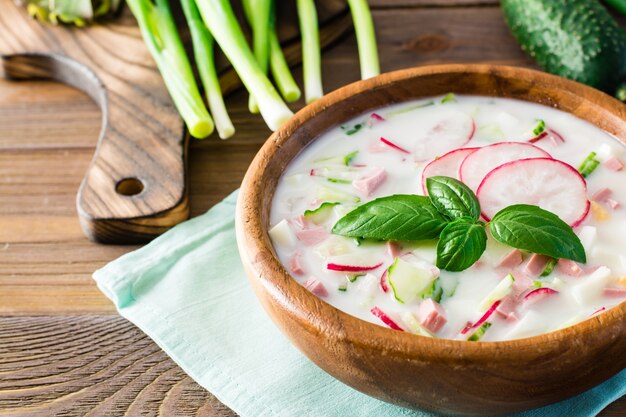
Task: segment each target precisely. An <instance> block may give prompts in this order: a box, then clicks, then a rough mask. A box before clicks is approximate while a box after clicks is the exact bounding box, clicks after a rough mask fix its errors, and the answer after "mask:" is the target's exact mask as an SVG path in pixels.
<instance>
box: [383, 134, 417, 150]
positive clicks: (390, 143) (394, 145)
mask: <svg viewBox="0 0 626 417" xmlns="http://www.w3.org/2000/svg"><path fill="white" fill-rule="evenodd" d="M380 141H381V142H382V143H384V144H385V145H387V146H389V147H391V148H393V149H396V150H398V151H400V152H402V153H406V154H410V153H411V152H409V151H407V150H406V149H404V148H403V147H401V146H398V145H396V144H395V143H393V142H392V141H390V140H388V139H385V138H383V137H382V136H381V137H380Z"/></svg>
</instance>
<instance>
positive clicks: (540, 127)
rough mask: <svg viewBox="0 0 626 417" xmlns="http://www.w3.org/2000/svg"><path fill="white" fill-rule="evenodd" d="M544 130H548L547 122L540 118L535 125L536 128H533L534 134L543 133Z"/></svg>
mask: <svg viewBox="0 0 626 417" xmlns="http://www.w3.org/2000/svg"><path fill="white" fill-rule="evenodd" d="M544 130H546V122H545V121H543V120H539V121H538V122H537V126H535V128H534V129H533V134H534V135H535V136H537V135H539V134H541V133H543V131H544Z"/></svg>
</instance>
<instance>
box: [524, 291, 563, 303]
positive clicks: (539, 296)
mask: <svg viewBox="0 0 626 417" xmlns="http://www.w3.org/2000/svg"><path fill="white" fill-rule="evenodd" d="M558 293H559V292H558V291H556V290H553V289H552V288H548V287H543V288H537V289H536V290H532V291H531V292H529V293H528V294H526V295H525V296H524V304H525V305H529V304H534V303H536V302H537V301H539V300H543V299H544V298H546V297H548V296H550V295H554V294H558Z"/></svg>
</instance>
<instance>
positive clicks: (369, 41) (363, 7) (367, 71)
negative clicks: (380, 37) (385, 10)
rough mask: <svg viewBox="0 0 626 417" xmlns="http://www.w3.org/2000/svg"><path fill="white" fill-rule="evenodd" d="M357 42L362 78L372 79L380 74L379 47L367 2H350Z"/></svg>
mask: <svg viewBox="0 0 626 417" xmlns="http://www.w3.org/2000/svg"><path fill="white" fill-rule="evenodd" d="M348 5H349V6H350V11H351V12H352V21H353V23H354V31H355V32H356V41H357V45H358V48H359V61H360V64H361V78H362V79H366V78H371V77H374V76H376V75H378V74H380V64H379V63H378V47H377V45H376V34H375V32H374V21H373V19H372V13H371V12H370V9H369V6H368V4H367V0H348Z"/></svg>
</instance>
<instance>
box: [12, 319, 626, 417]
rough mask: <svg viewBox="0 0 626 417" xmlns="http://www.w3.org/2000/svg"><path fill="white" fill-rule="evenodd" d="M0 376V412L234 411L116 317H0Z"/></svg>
mask: <svg viewBox="0 0 626 417" xmlns="http://www.w3.org/2000/svg"><path fill="white" fill-rule="evenodd" d="M25 347H28V349H27V350H25ZM0 375H1V378H0V416H11V417H27V416H28V417H49V416H51V415H57V416H60V415H63V416H66V417H73V416H76V417H78V416H111V415H126V416H130V417H132V416H164V417H169V416H173V415H176V416H180V417H183V416H206V417H208V416H211V417H218V416H219V417H231V416H235V415H236V414H235V413H234V412H232V411H231V410H229V409H228V408H227V407H226V406H224V405H223V404H221V403H220V402H219V401H218V400H217V399H216V398H215V397H214V396H213V395H211V394H210V393H209V392H207V391H206V390H204V389H203V388H202V387H200V386H199V385H198V384H196V383H195V382H194V381H192V380H191V378H189V377H188V376H186V375H185V374H184V372H183V371H182V370H181V369H180V368H178V366H176V364H174V363H173V362H172V361H171V359H169V358H168V357H167V355H165V353H163V351H161V350H160V349H159V348H158V347H157V346H156V345H155V344H154V343H153V342H152V341H151V340H150V339H149V338H148V337H147V336H146V335H145V334H143V333H142V332H141V331H140V330H139V329H137V328H136V327H134V326H133V325H132V324H130V323H129V322H127V321H126V320H124V319H123V318H121V317H110V316H64V317H63V316H62V317H0ZM624 410H626V399H625V398H622V399H621V400H619V401H617V402H615V403H613V404H612V405H610V406H609V407H608V408H607V409H606V410H605V411H604V412H602V413H600V416H601V417H617V416H623V415H624Z"/></svg>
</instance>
